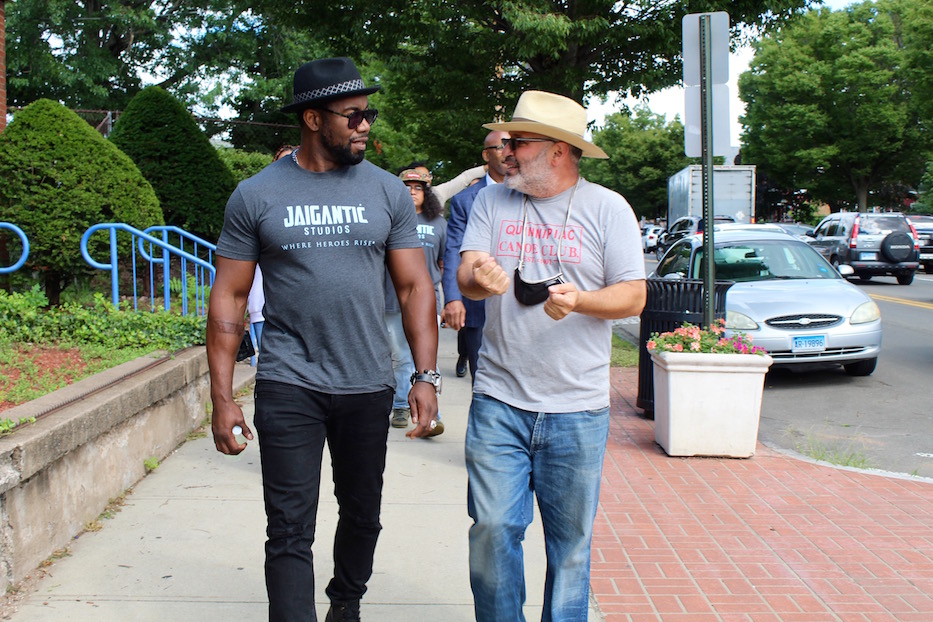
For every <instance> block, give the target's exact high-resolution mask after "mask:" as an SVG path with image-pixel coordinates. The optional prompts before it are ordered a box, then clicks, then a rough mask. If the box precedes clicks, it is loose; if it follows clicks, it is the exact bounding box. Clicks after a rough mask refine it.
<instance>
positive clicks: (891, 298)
mask: <svg viewBox="0 0 933 622" xmlns="http://www.w3.org/2000/svg"><path fill="white" fill-rule="evenodd" d="M868 295H869V296H870V297H871V298H874V299H875V300H883V301H885V302H897V303H900V304H902V305H910V306H911V307H920V308H921V309H933V304H931V303H929V302H920V301H918V300H907V299H906V298H895V297H894V296H882V295H881V294H868Z"/></svg>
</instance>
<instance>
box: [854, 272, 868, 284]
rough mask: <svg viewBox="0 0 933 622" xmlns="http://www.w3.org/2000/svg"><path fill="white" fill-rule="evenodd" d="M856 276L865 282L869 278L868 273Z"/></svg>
mask: <svg viewBox="0 0 933 622" xmlns="http://www.w3.org/2000/svg"><path fill="white" fill-rule="evenodd" d="M856 276H858V280H859V281H865V282H866V283H867V282H868V281H870V280H871V275H870V274H858V275H856Z"/></svg>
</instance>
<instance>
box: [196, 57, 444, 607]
mask: <svg viewBox="0 0 933 622" xmlns="http://www.w3.org/2000/svg"><path fill="white" fill-rule="evenodd" d="M377 90H378V87H366V86H365V85H364V84H363V80H362V78H361V77H360V74H359V71H357V69H356V67H355V66H354V64H353V62H352V61H351V60H350V59H348V58H326V59H321V60H316V61H312V62H310V63H307V64H305V65H302V66H301V67H300V68H298V70H297V71H296V72H295V78H294V101H293V103H291V104H290V105H288V106H286V107H285V108H283V109H282V110H283V111H284V112H295V113H297V114H298V118H299V122H300V126H301V145H300V146H299V147H298V149H296V150H295V151H292V153H291V155H290V156H288V157H284V158H282V159H280V160H277V161H276V162H273V163H272V164H270V165H269V166H267V167H266V168H265V169H263V170H262V171H261V172H260V173H258V174H257V175H255V176H254V177H251V178H250V179H247V180H246V181H244V182H242V183H241V184H240V185H239V186H238V187H237V189H236V191H235V192H234V193H233V195H232V196H231V197H230V200H229V201H228V203H227V210H226V213H225V216H224V226H223V231H222V232H221V235H220V240H219V241H218V242H217V274H216V278H215V280H214V284H213V287H212V290H211V299H210V311H209V314H208V326H207V352H208V362H209V364H210V375H211V399H212V401H213V404H214V411H213V420H212V423H211V428H212V430H213V433H214V443H215V445H216V446H217V449H218V451H221V452H223V453H225V454H238V453H240V452H241V451H243V450H244V449H245V448H246V444H245V443H240V442H238V440H237V439H236V437H235V436H234V432H233V428H234V427H235V426H239V427H240V428H242V430H243V434H244V436H245V437H246V439H248V440H252V438H253V434H252V432H251V431H250V429H249V428H248V427H247V425H246V421H245V420H244V418H243V413H242V411H241V410H240V407H239V406H238V405H237V404H236V403H235V402H234V401H233V391H232V377H233V365H234V358H235V356H236V350H237V346H238V344H239V342H240V338H241V337H242V335H243V314H244V310H245V305H246V298H247V294H248V292H249V289H250V285H251V283H252V279H253V270H254V268H255V267H256V265H257V262H258V264H259V265H260V266H261V267H262V272H263V283H264V290H265V299H266V301H265V307H264V309H263V314H264V316H265V327H264V331H263V338H262V346H263V352H262V356H261V357H260V358H259V367H258V369H257V372H256V412H255V418H254V425H255V427H256V431H257V432H258V433H259V446H260V456H261V460H262V477H263V497H264V500H265V508H266V517H267V520H268V526H267V530H266V533H267V536H268V539H267V541H266V564H265V569H266V588H267V591H268V594H269V619H270V620H274V621H276V622H282V621H289V622H290V621H293V620H302V621H303V622H307V621H308V620H316V619H317V618H316V614H315V611H314V570H313V560H312V555H311V543H312V542H313V541H314V530H315V524H316V516H317V505H318V494H319V488H320V477H321V460H322V457H323V448H324V441H325V439H326V440H327V445H328V448H329V450H330V456H331V464H332V465H333V479H334V494H335V495H336V497H337V503H338V505H339V508H340V511H339V519H338V522H337V532H336V535H335V538H334V577H333V578H332V579H331V581H330V583H328V585H327V589H326V593H327V596H328V597H329V598H330V601H331V606H330V609H329V611H328V612H327V617H326V622H341V621H343V622H349V621H355V620H359V619H360V598H361V597H362V595H363V593H364V592H365V591H366V583H367V581H368V580H369V578H370V576H371V575H372V570H373V554H374V552H375V548H376V540H377V538H378V536H379V531H380V529H381V525H380V523H379V510H380V504H381V497H382V474H383V471H384V469H385V457H386V438H387V435H388V430H389V410H390V408H391V405H392V394H393V389H394V387H395V379H394V375H393V373H392V364H391V357H390V354H389V343H388V337H387V335H386V331H385V324H384V323H383V312H384V300H383V291H384V289H383V288H384V279H385V270H386V268H388V271H389V273H390V275H391V276H392V280H393V282H394V284H395V289H396V292H397V293H398V298H399V303H400V306H401V312H402V321H403V323H404V326H405V329H406V330H405V332H406V333H407V334H408V335H410V336H411V338H410V346H411V351H412V355H413V358H414V362H415V364H416V365H417V370H418V372H419V373H418V374H415V375H413V376H412V382H413V384H414V386H412V388H411V392H410V394H409V404H410V406H411V412H412V420H413V422H415V424H416V427H415V428H414V429H413V430H412V431H410V432H409V433H408V434H409V436H424V435H426V434H428V433H429V432H430V429H431V428H430V424H431V422H432V421H433V420H434V418H435V416H436V413H437V396H436V391H438V390H439V388H440V376H439V375H438V374H437V372H436V357H437V320H436V319H435V318H436V316H435V299H434V284H433V283H432V281H431V278H430V276H429V275H428V270H427V267H426V265H425V261H424V252H423V251H422V250H421V241H420V240H419V238H418V234H417V228H416V222H415V210H414V208H413V204H412V199H411V195H410V193H409V192H408V191H407V190H406V188H405V185H404V184H403V183H402V182H401V181H400V180H399V179H398V178H397V177H395V176H394V175H391V174H389V173H387V172H385V171H383V170H381V169H379V168H378V167H376V166H374V165H372V164H370V163H369V162H366V161H365V160H364V155H365V150H366V143H367V140H368V137H369V128H370V125H371V124H372V123H373V122H374V121H375V120H376V110H375V109H374V108H370V107H369V105H368V99H367V95H369V94H371V93H373V92H375V91H377Z"/></svg>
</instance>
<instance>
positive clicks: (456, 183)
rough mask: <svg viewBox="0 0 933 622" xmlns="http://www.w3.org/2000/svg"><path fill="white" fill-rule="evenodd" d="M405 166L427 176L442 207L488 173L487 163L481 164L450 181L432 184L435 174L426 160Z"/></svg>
mask: <svg viewBox="0 0 933 622" xmlns="http://www.w3.org/2000/svg"><path fill="white" fill-rule="evenodd" d="M405 168H406V169H414V170H416V171H418V172H419V173H421V174H422V175H424V176H426V177H427V179H428V186H430V187H431V190H433V191H434V196H436V197H437V200H438V202H439V203H440V204H441V208H443V207H444V205H446V204H447V201H449V200H450V198H451V197H452V196H454V195H455V194H457V193H458V192H460V191H461V190H463V189H464V188H466V187H467V186H469V185H470V184H471V183H474V182H475V181H476V180H477V179H481V178H482V177H483V175H485V174H486V165H485V164H481V165H479V166H474V167H473V168H469V169H467V170H465V171H463V172H462V173H460V174H459V175H457V176H456V177H454V178H453V179H451V180H450V181H445V182H444V183H442V184H438V185H436V186H434V185H432V182H433V180H434V175H432V174H431V171H430V169H428V167H427V166H426V165H425V163H424V162H411V163H410V164H409V165H408V166H406V167H405Z"/></svg>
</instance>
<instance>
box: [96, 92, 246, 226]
mask: <svg viewBox="0 0 933 622" xmlns="http://www.w3.org/2000/svg"><path fill="white" fill-rule="evenodd" d="M110 140H111V141H112V142H113V144H115V145H116V146H117V147H119V148H120V149H121V150H123V152H124V153H126V154H127V155H128V156H130V158H132V159H133V162H135V163H136V166H138V167H139V170H140V171H141V172H142V174H143V176H145V178H146V179H148V180H149V183H151V184H152V187H153V188H155V191H156V194H157V195H158V197H159V201H160V202H161V203H162V211H163V213H164V214H165V220H166V222H167V223H168V224H171V225H176V226H178V227H181V228H182V229H184V230H186V231H188V232H189V233H193V234H195V235H198V236H200V237H202V238H204V239H206V240H209V241H212V242H213V241H216V240H217V237H218V236H219V235H220V229H221V227H222V226H223V217H224V208H225V207H226V205H227V199H228V198H230V194H231V193H232V192H233V189H234V187H235V186H236V183H235V181H234V178H233V174H232V173H231V172H230V169H228V168H227V166H226V165H225V164H224V163H223V162H221V160H220V156H219V155H218V154H217V150H216V149H215V148H214V146H213V145H211V143H210V141H209V140H208V139H207V136H205V134H204V132H202V131H201V129H200V128H199V127H198V125H197V123H195V121H194V117H192V116H191V114H190V113H189V112H188V111H187V110H186V109H185V107H184V106H183V105H182V104H181V102H179V101H178V100H177V99H175V98H174V97H172V96H171V95H170V94H169V93H167V92H166V91H165V90H163V89H161V88H159V87H157V86H150V87H148V88H146V89H143V90H142V91H140V92H139V93H138V94H137V95H136V96H135V97H134V98H133V99H132V101H130V103H129V105H127V107H126V110H124V111H123V114H121V115H120V118H119V119H117V122H116V124H115V125H114V128H113V132H112V133H111V134H110Z"/></svg>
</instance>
